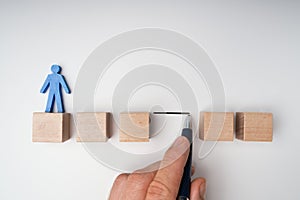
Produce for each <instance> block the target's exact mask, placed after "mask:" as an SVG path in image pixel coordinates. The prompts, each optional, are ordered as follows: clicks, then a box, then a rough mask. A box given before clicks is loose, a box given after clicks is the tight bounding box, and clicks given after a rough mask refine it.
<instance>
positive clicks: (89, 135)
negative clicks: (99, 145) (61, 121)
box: [76, 112, 110, 142]
mask: <svg viewBox="0 0 300 200" xmlns="http://www.w3.org/2000/svg"><path fill="white" fill-rule="evenodd" d="M76 128H77V133H78V135H77V138H76V141H77V142H106V141H107V139H108V138H109V137H110V113H106V112H94V113H93V112H81V113H77V114H76Z"/></svg>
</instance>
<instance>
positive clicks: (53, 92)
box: [40, 65, 71, 113]
mask: <svg viewBox="0 0 300 200" xmlns="http://www.w3.org/2000/svg"><path fill="white" fill-rule="evenodd" d="M51 71H52V72H53V73H52V74H49V75H48V76H47V78H46V80H45V82H44V85H43V87H42V89H41V91H40V92H41V93H46V91H47V90H48V88H49V87H50V91H49V96H48V102H47V106H46V112H52V111H53V104H54V100H55V101H56V106H57V111H58V112H59V113H63V112H64V106H63V102H62V95H61V86H62V87H63V88H64V90H65V92H66V93H68V94H70V93H71V91H70V89H69V87H68V85H67V83H66V81H65V78H64V76H63V75H61V74H59V73H60V71H61V67H60V66H59V65H52V66H51Z"/></svg>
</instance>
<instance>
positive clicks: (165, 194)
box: [109, 136, 206, 200]
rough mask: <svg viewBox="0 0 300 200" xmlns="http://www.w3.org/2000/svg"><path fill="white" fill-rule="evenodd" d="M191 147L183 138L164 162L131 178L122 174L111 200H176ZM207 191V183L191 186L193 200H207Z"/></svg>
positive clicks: (147, 168)
mask: <svg viewBox="0 0 300 200" xmlns="http://www.w3.org/2000/svg"><path fill="white" fill-rule="evenodd" d="M189 145H190V144H189V141H188V140H187V139H186V138H185V137H183V136H180V137H178V138H177V139H176V141H175V142H174V143H173V145H172V146H171V147H170V148H169V149H168V150H167V152H166V153H165V155H164V158H163V160H162V161H161V162H157V163H154V164H152V165H150V166H148V167H146V168H144V169H141V170H137V171H135V172H133V173H131V174H120V175H119V176H118V177H117V178H116V180H115V182H114V184H113V187H112V189H111V192H110V197H109V200H144V199H146V200H172V199H174V200H175V199H176V197H177V193H178V190H179V186H180V181H181V178H182V174H183V170H184V166H185V163H186V161H187V158H188V154H189ZM153 169H156V170H153ZM157 169H158V170H157ZM205 191H206V181H205V179H203V178H196V179H194V180H193V181H192V183H191V196H190V200H204V198H205Z"/></svg>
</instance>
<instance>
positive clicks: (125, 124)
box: [119, 112, 150, 142]
mask: <svg viewBox="0 0 300 200" xmlns="http://www.w3.org/2000/svg"><path fill="white" fill-rule="evenodd" d="M149 123H150V114H149V113H148V112H132V113H120V124H119V126H120V127H119V140H120V142H149Z"/></svg>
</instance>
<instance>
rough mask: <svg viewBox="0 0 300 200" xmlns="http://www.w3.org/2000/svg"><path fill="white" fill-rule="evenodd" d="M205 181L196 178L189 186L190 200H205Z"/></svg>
mask: <svg viewBox="0 0 300 200" xmlns="http://www.w3.org/2000/svg"><path fill="white" fill-rule="evenodd" d="M205 192H206V180H205V179H204V178H196V179H195V180H193V182H192V184H191V200H205Z"/></svg>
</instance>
